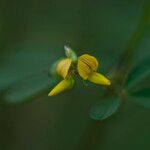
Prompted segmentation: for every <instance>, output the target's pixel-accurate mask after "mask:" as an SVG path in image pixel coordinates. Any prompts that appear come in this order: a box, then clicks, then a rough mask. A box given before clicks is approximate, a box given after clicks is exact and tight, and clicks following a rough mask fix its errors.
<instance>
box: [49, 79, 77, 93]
mask: <svg viewBox="0 0 150 150" xmlns="http://www.w3.org/2000/svg"><path fill="white" fill-rule="evenodd" d="M73 85H74V79H72V78H70V79H64V80H62V81H61V82H59V83H58V84H57V85H56V86H55V87H54V88H53V89H52V90H51V92H50V93H49V94H48V96H55V95H57V94H59V93H61V92H63V91H65V90H68V89H71V88H72V86H73Z"/></svg>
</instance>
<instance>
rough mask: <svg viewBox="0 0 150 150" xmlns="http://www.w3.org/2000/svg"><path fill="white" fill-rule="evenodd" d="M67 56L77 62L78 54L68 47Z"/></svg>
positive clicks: (66, 49)
mask: <svg viewBox="0 0 150 150" xmlns="http://www.w3.org/2000/svg"><path fill="white" fill-rule="evenodd" d="M64 49H65V54H66V56H67V57H68V58H71V60H72V62H76V61H77V55H76V53H75V52H74V51H73V50H72V49H71V48H70V47H68V46H64Z"/></svg>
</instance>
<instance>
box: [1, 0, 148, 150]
mask: <svg viewBox="0 0 150 150" xmlns="http://www.w3.org/2000/svg"><path fill="white" fill-rule="evenodd" d="M148 2H149V0H148V1H146V0H145V1H144V0H13V1H12V0H1V1H0V90H1V91H3V90H5V89H7V87H10V88H8V89H7V92H6V95H5V97H6V101H7V99H8V100H9V102H12V103H13V102H14V101H17V102H18V103H19V102H20V99H22V98H24V97H26V94H27V96H28V94H29V95H30V93H32V92H33V93H38V92H39V91H41V89H42V88H43V87H45V85H46V84H48V83H49V82H50V78H49V76H47V71H48V70H49V68H50V66H51V64H52V62H54V61H55V60H57V59H58V58H60V57H64V49H63V47H64V45H69V46H71V47H72V48H73V49H74V50H75V51H76V52H77V54H78V55H81V54H84V53H89V54H91V55H94V56H96V57H97V58H98V59H99V60H100V64H101V65H100V71H101V72H102V73H104V74H106V75H108V76H109V74H110V72H111V70H112V68H113V67H114V66H115V65H116V64H117V62H118V61H119V58H120V56H121V55H122V53H123V52H124V50H125V49H126V47H128V44H129V43H130V40H131V37H132V35H133V34H134V32H135V31H136V30H137V28H138V26H139V22H140V20H141V19H140V18H141V16H142V14H143V11H144V8H145V7H144V6H145V5H148V4H149V3H148ZM149 8H150V7H149ZM148 10H149V9H148ZM147 16H148V18H149V17H150V13H149V14H147ZM149 22H150V21H149ZM139 28H140V27H139ZM148 28H149V24H148V26H146V27H144V30H146V34H144V35H143V34H140V36H139V39H140V42H139V41H138V42H136V46H135V47H136V48H135V52H136V53H137V55H138V57H135V60H138V59H141V57H144V56H145V55H147V53H148V51H149V48H150V44H149V43H150V41H149V39H150V38H149V30H147V29H148ZM142 31H143V30H142ZM141 52H142V53H141ZM141 54H142V55H141ZM125 61H126V60H125ZM20 87H23V89H22V88H20ZM50 90H51V87H49V90H48V91H46V92H44V93H41V94H40V96H38V97H37V98H34V100H33V99H32V97H31V99H30V101H28V102H27V103H19V104H16V103H15V104H6V105H4V104H1V105H0V150H49V149H51V150H120V149H121V150H149V149H150V119H149V116H150V111H149V109H145V108H144V107H142V106H139V105H137V104H134V103H131V102H129V101H125V102H124V103H123V104H122V106H121V107H120V108H119V110H118V111H117V113H116V114H114V115H113V116H112V117H110V118H108V119H106V120H104V121H94V120H92V119H91V118H90V117H89V110H90V107H91V106H92V105H93V104H94V103H95V102H97V101H99V100H100V95H101V94H102V92H103V88H102V87H101V86H100V87H99V86H96V85H90V86H84V85H83V84H82V82H80V81H77V82H76V85H75V87H74V88H73V89H72V90H70V91H68V92H65V93H63V94H60V95H58V96H56V97H53V98H51V97H47V93H48V92H49V91H50ZM1 101H3V94H1Z"/></svg>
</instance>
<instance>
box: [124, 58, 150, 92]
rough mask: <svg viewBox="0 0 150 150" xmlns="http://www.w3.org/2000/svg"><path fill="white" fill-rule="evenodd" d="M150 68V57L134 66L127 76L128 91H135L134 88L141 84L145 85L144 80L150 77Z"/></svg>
mask: <svg viewBox="0 0 150 150" xmlns="http://www.w3.org/2000/svg"><path fill="white" fill-rule="evenodd" d="M149 68H150V59H149V57H148V58H146V59H144V60H143V61H142V62H140V63H138V64H136V65H135V66H133V68H132V69H131V70H130V72H129V74H128V76H127V79H126V83H125V87H126V88H127V89H133V88H134V87H137V86H139V85H140V84H141V83H145V82H144V80H145V79H148V78H149V77H150V69H149ZM145 84H146V83H145Z"/></svg>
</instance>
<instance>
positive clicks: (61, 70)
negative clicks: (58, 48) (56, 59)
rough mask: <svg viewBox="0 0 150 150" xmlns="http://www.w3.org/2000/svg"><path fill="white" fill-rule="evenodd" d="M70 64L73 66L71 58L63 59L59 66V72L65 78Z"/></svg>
mask: <svg viewBox="0 0 150 150" xmlns="http://www.w3.org/2000/svg"><path fill="white" fill-rule="evenodd" d="M70 66H71V59H70V58H66V59H63V60H62V61H60V63H59V64H58V66H57V73H58V74H59V75H60V76H62V77H63V78H66V76H67V74H68V71H69V69H70Z"/></svg>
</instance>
